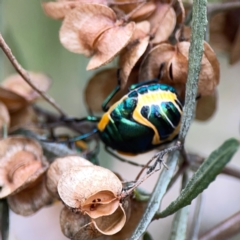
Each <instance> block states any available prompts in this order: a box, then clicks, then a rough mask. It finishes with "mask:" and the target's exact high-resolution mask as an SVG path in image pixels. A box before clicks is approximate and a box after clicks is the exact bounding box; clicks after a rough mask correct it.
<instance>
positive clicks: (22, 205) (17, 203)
mask: <svg viewBox="0 0 240 240" xmlns="http://www.w3.org/2000/svg"><path fill="white" fill-rule="evenodd" d="M45 180H46V176H45V172H42V173H41V174H40V175H39V176H38V178H37V179H36V180H35V181H34V182H33V183H32V184H30V185H29V186H28V187H27V188H25V189H23V190H22V191H20V192H18V193H16V194H13V195H10V196H9V197H8V204H9V207H10V208H11V210H12V211H13V212H15V213H16V214H19V215H22V216H29V215H32V214H34V213H35V212H36V211H38V210H39V209H40V208H42V207H44V206H46V205H50V204H52V202H53V201H52V197H51V196H50V194H49V193H48V191H47V188H46V184H45Z"/></svg>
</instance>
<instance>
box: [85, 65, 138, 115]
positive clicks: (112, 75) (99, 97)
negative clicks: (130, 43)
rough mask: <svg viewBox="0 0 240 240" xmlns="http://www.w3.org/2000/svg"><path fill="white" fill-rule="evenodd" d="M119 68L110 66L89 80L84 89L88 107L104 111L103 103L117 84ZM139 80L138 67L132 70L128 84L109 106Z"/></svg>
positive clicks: (96, 110)
mask: <svg viewBox="0 0 240 240" xmlns="http://www.w3.org/2000/svg"><path fill="white" fill-rule="evenodd" d="M117 82H118V81H117V69H116V68H109V69H104V70H102V71H100V72H97V73H96V74H95V75H94V76H93V77H92V78H91V79H90V80H89V82H88V84H87V86H86V89H85V91H84V96H85V102H86V104H87V106H88V108H89V109H90V110H91V111H93V112H102V103H103V101H104V100H105V99H106V98H107V96H108V95H109V94H110V93H111V92H112V90H113V89H115V87H116V86H117ZM137 82H138V69H135V70H133V71H132V72H131V74H130V76H129V78H128V82H127V85H126V86H125V88H124V89H120V91H119V92H118V93H117V94H116V95H115V96H114V97H113V99H112V100H111V101H110V102H109V104H108V106H111V105H113V104H114V103H115V102H116V101H118V100H119V99H120V98H122V97H123V95H125V94H126V93H127V92H128V87H129V86H131V85H132V84H135V83H137Z"/></svg>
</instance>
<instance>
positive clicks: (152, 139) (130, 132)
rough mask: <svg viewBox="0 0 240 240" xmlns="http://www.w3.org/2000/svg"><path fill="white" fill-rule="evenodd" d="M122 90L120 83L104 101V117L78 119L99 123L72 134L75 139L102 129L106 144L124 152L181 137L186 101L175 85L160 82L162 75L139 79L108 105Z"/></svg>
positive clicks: (133, 151) (146, 148)
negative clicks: (183, 106)
mask: <svg viewBox="0 0 240 240" xmlns="http://www.w3.org/2000/svg"><path fill="white" fill-rule="evenodd" d="M119 90H120V84H119V85H118V86H117V87H116V88H115V89H114V90H113V91H112V93H110V95H109V96H108V97H107V98H106V100H105V101H104V102H103V105H102V108H103V110H104V111H105V113H104V114H103V116H102V117H101V118H99V117H94V116H88V117H85V118H82V119H75V121H77V122H81V121H91V122H97V123H98V124H97V127H96V128H94V129H93V131H91V132H88V133H86V134H83V135H81V136H78V137H75V138H72V139H70V141H71V142H74V141H78V140H82V139H85V138H87V137H89V136H91V135H93V134H95V133H98V134H99V136H100V138H101V140H102V141H103V142H104V144H105V146H106V147H110V148H112V149H114V150H117V151H118V152H119V153H121V154H126V155H136V154H140V153H144V152H147V151H150V150H152V149H154V148H156V147H157V146H159V145H162V144H166V143H169V142H171V141H172V140H174V139H175V138H177V136H178V133H179V129H180V122H181V116H182V104H181V102H180V100H179V98H178V96H177V93H176V90H175V89H174V88H173V87H171V86H169V85H166V84H160V83H158V79H153V80H150V81H147V82H142V83H138V84H135V85H132V86H131V88H130V89H129V93H128V94H126V95H124V96H123V97H122V98H121V99H120V100H119V101H117V102H116V103H115V104H113V105H112V106H111V107H110V108H108V107H107V105H108V103H109V102H110V100H111V99H112V98H113V97H114V96H115V94H116V93H117V92H118V91H119ZM66 121H73V119H69V120H66ZM112 154H113V153H112ZM119 159H120V158H119Z"/></svg>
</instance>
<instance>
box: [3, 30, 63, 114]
mask: <svg viewBox="0 0 240 240" xmlns="http://www.w3.org/2000/svg"><path fill="white" fill-rule="evenodd" d="M0 47H1V48H2V50H3V52H4V53H5V55H6V56H7V58H8V59H9V61H10V62H11V64H12V66H13V67H14V68H15V70H16V71H17V72H18V73H19V74H20V75H21V77H22V78H23V79H24V80H25V81H26V82H27V83H28V84H29V85H30V86H31V87H32V88H33V89H34V90H35V91H36V92H37V93H38V94H39V95H41V96H42V98H43V99H45V100H46V101H47V102H48V103H49V104H51V105H52V106H53V107H54V108H55V109H56V110H57V111H58V112H59V113H60V114H61V116H62V117H66V116H67V114H65V113H64V112H63V110H62V109H61V108H60V107H59V106H58V105H57V104H56V102H55V101H54V99H52V98H51V97H50V96H48V95H47V94H46V93H44V92H41V91H40V90H39V89H38V88H37V87H36V86H35V85H34V84H33V83H32V81H31V78H30V76H29V73H28V72H27V71H26V70H25V69H24V68H23V67H22V66H21V65H20V64H19V63H18V61H17V60H16V58H15V56H14V55H13V54H12V51H11V49H10V48H9V46H8V45H7V43H6V42H5V41H4V39H3V37H2V34H1V33H0Z"/></svg>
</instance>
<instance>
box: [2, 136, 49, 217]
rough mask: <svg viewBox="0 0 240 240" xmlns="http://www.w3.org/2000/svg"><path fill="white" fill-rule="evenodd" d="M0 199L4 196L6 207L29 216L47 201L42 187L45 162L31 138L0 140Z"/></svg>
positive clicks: (45, 167) (47, 198)
mask: <svg viewBox="0 0 240 240" xmlns="http://www.w3.org/2000/svg"><path fill="white" fill-rule="evenodd" d="M0 165H1V168H0V186H1V191H0V198H4V197H8V202H9V206H10V208H11V209H12V210H13V211H14V212H16V213H17V214H21V215H24V216H26V215H31V214H33V213H34V212H36V211H37V210H39V209H40V208H41V207H42V206H44V205H47V204H49V203H50V202H51V197H50V195H49V194H48V192H47V189H46V187H45V176H44V173H45V172H46V170H47V168H48V162H47V161H46V160H45V159H44V156H43V154H42V149H41V147H40V145H39V144H38V143H37V142H36V141H35V140H33V139H30V138H26V137H21V136H14V137H8V138H6V139H3V140H1V141H0Z"/></svg>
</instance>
